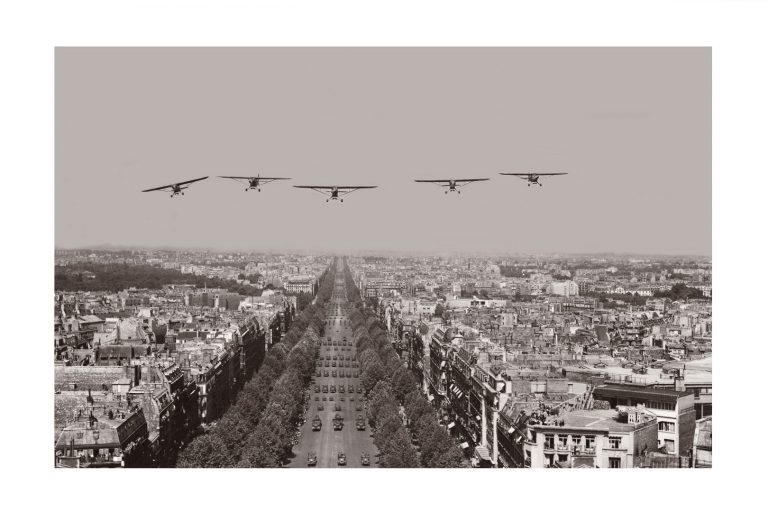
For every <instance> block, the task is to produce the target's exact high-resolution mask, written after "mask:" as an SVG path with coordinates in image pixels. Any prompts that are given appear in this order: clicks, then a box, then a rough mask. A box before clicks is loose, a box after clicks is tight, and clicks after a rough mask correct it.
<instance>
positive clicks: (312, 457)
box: [307, 452, 317, 466]
mask: <svg viewBox="0 0 768 512" xmlns="http://www.w3.org/2000/svg"><path fill="white" fill-rule="evenodd" d="M307 466H317V454H316V453H315V452H309V453H308V454H307Z"/></svg>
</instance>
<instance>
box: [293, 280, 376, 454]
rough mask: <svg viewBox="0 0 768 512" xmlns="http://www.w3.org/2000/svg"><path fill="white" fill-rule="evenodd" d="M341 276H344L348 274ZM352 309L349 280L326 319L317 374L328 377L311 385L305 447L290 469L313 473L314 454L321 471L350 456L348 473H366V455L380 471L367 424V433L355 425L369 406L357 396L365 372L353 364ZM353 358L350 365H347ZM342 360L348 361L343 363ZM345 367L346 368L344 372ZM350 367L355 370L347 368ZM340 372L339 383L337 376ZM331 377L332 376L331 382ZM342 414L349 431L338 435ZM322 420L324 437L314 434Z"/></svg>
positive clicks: (339, 284) (338, 288) (340, 283)
mask: <svg viewBox="0 0 768 512" xmlns="http://www.w3.org/2000/svg"><path fill="white" fill-rule="evenodd" d="M338 274H341V275H343V269H342V270H341V271H340V272H338ZM338 274H337V275H338ZM348 307H349V305H348V301H347V297H346V287H345V283H344V280H343V278H342V279H337V280H336V283H335V287H334V292H333V294H332V295H331V300H330V303H329V307H328V310H327V313H326V324H325V337H324V338H323V340H322V343H323V345H321V348H320V355H319V356H318V361H320V362H321V363H322V366H319V367H318V366H316V367H315V371H317V370H318V369H319V370H321V372H322V376H321V377H317V376H315V377H314V378H313V382H312V384H310V388H309V391H310V396H309V402H308V409H307V413H306V416H305V418H306V422H305V423H304V424H303V425H302V426H301V428H300V429H299V430H300V432H301V437H300V438H299V443H298V444H297V445H296V446H294V447H293V457H292V458H291V460H290V462H289V463H288V464H287V465H286V466H285V467H307V455H308V454H309V453H311V452H314V453H315V454H317V466H316V467H318V468H329V467H330V468H335V467H340V466H338V462H337V457H338V454H339V453H344V454H345V455H346V456H347V465H346V467H350V468H360V467H364V466H363V465H362V463H361V459H360V456H361V455H362V454H363V453H368V454H369V456H370V461H371V465H370V467H375V466H376V453H377V450H376V447H375V446H374V444H373V436H372V435H371V431H370V427H369V425H368V421H367V419H366V421H365V424H366V425H365V430H363V431H359V430H357V428H356V426H355V419H356V418H357V415H358V414H362V415H363V417H365V408H364V404H365V403H364V401H363V395H362V393H357V392H356V391H357V387H358V386H361V382H360V378H359V372H360V368H359V367H353V363H356V362H357V358H356V356H357V351H356V349H355V347H354V346H353V344H352V328H351V326H350V322H349V318H348V316H347V313H348ZM345 339H346V341H345ZM334 343H335V345H334ZM327 356H330V360H328V359H326V357H327ZM334 356H336V357H337V360H336V361H335V363H336V367H333V366H332V363H333V362H334V361H333V357H334ZM348 356H349V359H350V360H349V361H347V360H346V358H347V357H348ZM340 360H343V363H342V361H340ZM326 363H328V366H326ZM340 364H342V366H339V365H340ZM346 364H349V366H345V365H346ZM334 371H335V372H336V377H333V376H332V372H334ZM325 372H328V376H327V377H326V376H325ZM342 372H343V373H342ZM347 373H350V374H352V377H347ZM355 373H357V374H358V377H357V378H355V377H354V374H355ZM315 385H319V386H320V388H321V390H320V392H319V393H316V392H315ZM331 385H334V386H336V393H331V392H330V386H331ZM340 385H343V386H344V388H345V389H344V393H341V392H340V390H339V386H340ZM323 386H328V388H329V392H327V393H323V392H322V387H323ZM349 387H353V389H354V390H355V392H353V393H351V392H349V391H348V388H349ZM331 399H333V400H331ZM320 404H322V406H323V409H324V410H322V411H319V410H318V406H319V405H320ZM336 406H339V407H340V409H341V410H340V411H336V410H335V407H336ZM357 406H360V407H361V408H362V410H361V411H357V410H356V408H357ZM337 412H338V413H340V414H341V415H342V416H343V418H344V427H343V428H342V430H336V431H335V430H333V422H332V420H333V417H334V415H335V414H336V413H337ZM316 414H317V415H319V416H320V419H321V420H322V422H323V426H322V428H321V430H320V431H319V432H313V431H312V418H314V417H315V415H316ZM341 467H343V466H341Z"/></svg>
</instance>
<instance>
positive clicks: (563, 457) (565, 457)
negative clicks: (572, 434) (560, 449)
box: [557, 453, 568, 462]
mask: <svg viewBox="0 0 768 512" xmlns="http://www.w3.org/2000/svg"><path fill="white" fill-rule="evenodd" d="M557 462H568V454H567V453H560V454H558V455H557Z"/></svg>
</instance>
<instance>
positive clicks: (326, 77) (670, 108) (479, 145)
mask: <svg viewBox="0 0 768 512" xmlns="http://www.w3.org/2000/svg"><path fill="white" fill-rule="evenodd" d="M662 78H663V79H662ZM56 81H57V87H56V176H55V180H56V188H55V190H56V205H55V233H56V236H55V244H56V246H57V247H62V248H65V247H66V248H74V247H83V246H86V247H87V246H100V245H104V244H110V245H111V244H117V245H127V246H165V247H174V248H179V249H186V248H197V247H198V246H199V245H201V242H200V240H201V239H203V240H206V242H205V243H203V245H205V246H210V247H211V248H214V247H219V249H213V250H235V251H252V250H268V251H270V252H271V251H276V252H280V251H283V252H285V251H295V250H299V249H302V250H304V251H308V252H312V251H318V250H324V251H327V250H329V248H330V252H336V253H348V252H353V251H372V252H375V251H383V250H397V251H401V250H410V251H413V252H443V253H445V252H467V251H470V252H473V253H485V254H498V253H525V254H541V253H568V254H573V253H580V254H594V253H607V252H610V253H617V254H658V255H665V256H687V255H696V256H711V250H712V210H711V193H712V188H711V187H712V184H711V51H710V49H708V48H673V49H670V48H629V49H627V48H623V49H617V48H590V49H584V48H574V49H562V48H476V49H473V48H461V49H458V48H444V49H438V48H367V49H362V48H330V49H329V48H316V49H307V48H248V49H245V48H222V49H213V48H209V49H201V48H193V49H173V48H163V49H157V48H120V49H100V48H89V49H85V48H58V49H57V51H56ZM527 170H537V171H540V172H549V171H564V172H568V173H569V175H568V176H563V177H560V178H557V179H553V180H548V181H546V182H545V183H544V186H543V187H541V188H539V187H535V189H534V188H528V187H526V186H525V183H523V182H521V181H519V180H517V179H514V178H510V177H505V176H499V175H498V173H499V172H521V171H527ZM257 173H261V174H268V175H274V176H288V177H292V178H293V179H292V180H291V181H288V182H283V183H276V184H270V185H269V186H267V187H266V188H265V189H263V190H262V192H261V193H258V192H255V191H251V192H248V193H245V192H243V190H242V188H241V187H239V186H238V185H237V184H235V183H232V182H228V181H227V180H220V179H218V178H214V177H215V176H216V175H219V174H237V175H250V174H257ZM203 175H210V176H211V179H209V180H207V182H203V183H200V184H195V185H194V186H193V187H192V188H191V189H190V190H189V191H188V194H187V195H186V196H184V197H179V198H175V199H173V200H170V199H169V198H168V197H167V196H165V195H164V194H163V193H150V194H141V193H140V190H142V189H145V188H147V187H151V186H158V185H162V184H167V183H171V182H173V181H180V180H184V179H190V178H195V177H198V176H203ZM475 176H477V177H489V178H491V179H492V181H491V182H490V183H478V184H473V185H471V186H469V187H467V188H466V189H465V193H464V194H462V195H461V196H456V195H449V196H444V195H443V194H442V193H441V190H440V189H438V188H437V187H426V186H421V185H417V184H414V183H413V179H432V178H448V177H453V178H462V177H475ZM314 182H322V183H321V184H333V183H334V182H336V183H339V184H350V185H362V184H375V185H379V189H377V190H373V191H361V192H358V193H355V194H354V195H352V196H350V197H349V200H348V201H346V202H345V203H344V204H343V205H339V204H325V202H324V201H323V200H322V198H321V197H320V196H319V195H317V194H310V193H309V192H308V191H300V190H295V189H293V185H305V184H315V183H314ZM83 197H87V200H86V201H84V200H82V199H81V198H83ZM329 226H334V228H333V229H330V227H329ZM254 235H255V236H254ZM254 239H255V241H254Z"/></svg>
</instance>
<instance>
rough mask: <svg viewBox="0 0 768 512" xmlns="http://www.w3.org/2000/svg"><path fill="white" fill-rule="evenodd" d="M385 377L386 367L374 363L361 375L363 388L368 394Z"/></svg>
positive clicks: (377, 362)
mask: <svg viewBox="0 0 768 512" xmlns="http://www.w3.org/2000/svg"><path fill="white" fill-rule="evenodd" d="M385 376H386V373H385V370H384V366H382V364H381V363H380V362H379V361H373V362H372V363H371V364H369V365H368V367H367V368H366V369H365V370H364V371H363V373H362V374H361V375H360V377H361V380H362V384H363V388H365V390H366V392H368V391H370V390H371V389H373V386H375V385H376V383H377V382H379V381H380V380H382V379H383V378H384V377H385Z"/></svg>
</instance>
